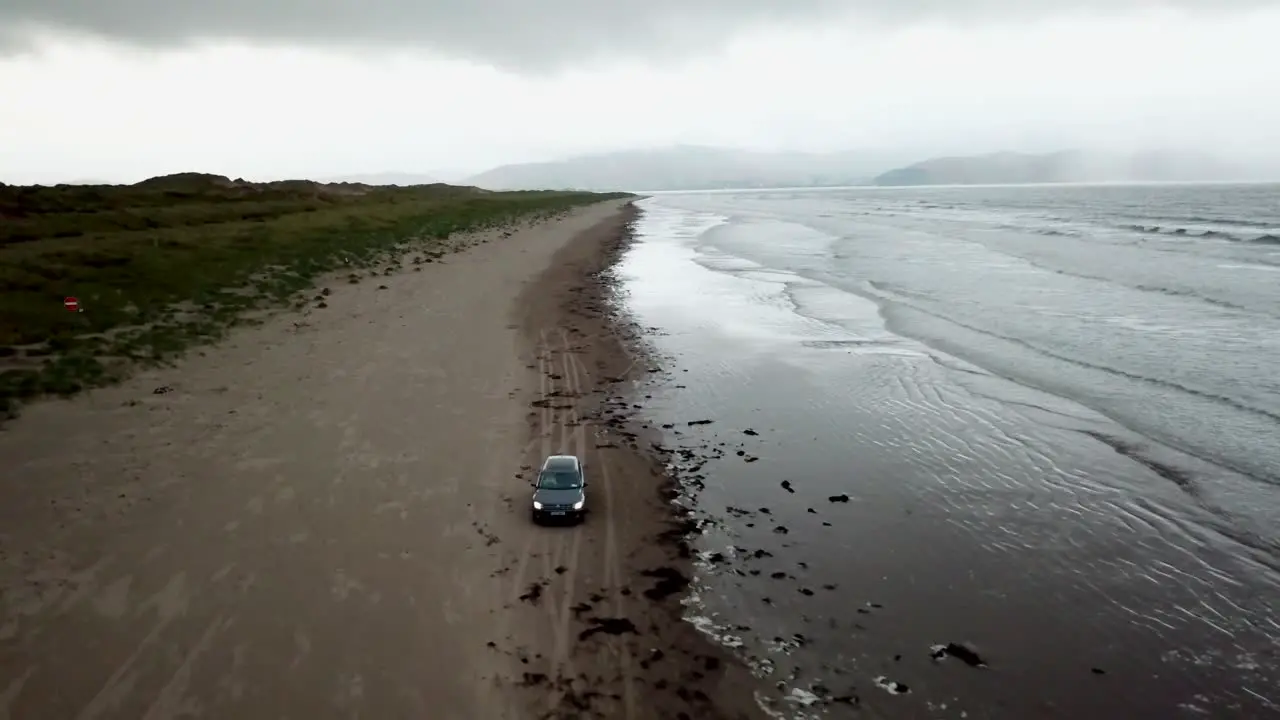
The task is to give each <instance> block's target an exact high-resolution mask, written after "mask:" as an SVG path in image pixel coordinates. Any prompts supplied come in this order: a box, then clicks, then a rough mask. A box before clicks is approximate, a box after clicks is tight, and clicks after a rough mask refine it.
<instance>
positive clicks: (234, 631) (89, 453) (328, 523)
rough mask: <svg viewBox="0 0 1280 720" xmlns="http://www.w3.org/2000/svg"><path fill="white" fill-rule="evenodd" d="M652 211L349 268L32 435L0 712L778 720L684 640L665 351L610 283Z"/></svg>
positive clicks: (8, 449) (0, 665)
mask: <svg viewBox="0 0 1280 720" xmlns="http://www.w3.org/2000/svg"><path fill="white" fill-rule="evenodd" d="M635 212H636V210H635V209H634V208H632V207H630V206H628V205H627V204H626V203H625V202H624V201H614V202H608V203H602V204H598V205H594V206H591V207H588V208H583V209H579V210H575V211H572V212H570V213H568V214H567V215H565V216H563V217H561V218H558V219H556V220H551V221H546V222H541V223H538V224H535V225H525V226H522V227H521V228H520V229H519V230H518V231H517V232H515V233H514V235H512V236H510V237H504V234H503V233H498V232H495V233H491V234H488V235H481V236H476V237H475V238H473V241H474V242H472V243H470V244H469V246H468V247H466V248H465V249H463V250H462V251H460V252H458V253H456V254H453V255H448V256H446V257H445V259H444V261H443V262H441V263H434V264H429V265H424V266H421V269H420V270H419V271H416V272H415V271H413V266H410V268H409V269H406V270H404V271H401V272H398V273H395V274H392V275H389V276H387V277H380V278H377V279H372V278H370V279H366V280H364V281H363V282H361V283H360V284H357V285H349V284H347V283H346V281H345V280H338V279H335V280H332V281H331V282H330V284H329V287H330V288H331V290H332V293H331V295H330V296H329V297H328V298H327V299H326V304H327V307H324V308H323V309H318V308H317V309H310V310H308V311H307V312H306V313H305V315H303V316H299V315H298V314H282V315H279V316H276V317H273V318H270V319H268V321H267V322H266V323H265V324H263V325H261V326H258V327H251V328H244V329H240V330H237V331H236V332H235V333H234V334H233V335H232V336H231V338H229V339H228V340H227V341H226V342H224V343H223V344H221V345H219V346H216V347H212V348H205V349H204V350H202V351H199V352H195V353H192V354H191V355H190V356H189V357H187V358H185V359H184V360H182V361H181V362H180V363H179V364H178V366H177V367H174V368H167V369H162V370H155V371H148V372H145V373H143V374H140V375H138V376H136V377H134V378H132V379H131V380H129V381H127V382H126V383H124V384H122V385H120V386H118V387H113V388H109V389H104V390H100V391H95V392H92V393H89V394H86V395H83V396H80V397H77V398H74V399H71V400H60V401H50V402H43V403H39V404H36V405H33V406H30V407H28V408H26V409H25V410H24V413H23V415H22V417H20V418H19V419H18V420H16V421H14V422H12V423H9V424H8V425H7V426H5V427H4V428H3V430H0V474H2V478H3V480H2V481H0V593H2V595H0V613H2V614H0V720H4V719H7V718H14V719H17V720H26V719H27V718H32V719H38V720H56V719H58V718H76V719H83V720H90V719H108V718H113V719H114V718H129V719H131V720H132V719H136V718H144V719H146V720H160V719H162V718H179V717H197V716H198V717H206V718H237V719H239V718H243V719H245V720H253V719H255V718H266V717H271V718H306V719H308V720H310V719H312V718H331V717H332V718H339V717H341V718H357V717H358V718H373V719H375V720H381V719H384V718H386V719H392V718H430V720H452V719H455V718H456V719H458V720H479V719H485V720H487V719H489V718H494V719H496V718H536V717H556V718H560V717H566V718H567V717H609V718H615V717H616V718H637V719H638V718H655V719H656V718H663V719H664V720H665V719H668V718H679V717H691V718H735V717H746V716H749V715H752V714H754V713H753V704H752V703H751V702H750V689H749V682H748V679H747V678H746V675H745V673H744V672H743V671H742V670H741V668H739V667H738V666H736V665H734V664H733V663H732V662H730V661H729V659H728V658H726V657H724V656H723V655H722V654H721V652H720V651H718V650H716V649H713V648H712V647H711V646H710V645H709V644H707V643H705V642H704V641H703V639H702V638H701V636H699V635H698V633H697V632H696V631H694V630H693V628H692V627H691V626H689V625H688V624H686V623H682V622H680V621H679V614H680V606H679V602H678V601H679V598H680V595H681V593H680V590H682V584H681V582H680V578H681V576H682V575H687V574H688V572H689V568H688V565H687V554H688V552H687V548H686V547H684V546H683V543H682V541H681V540H680V537H679V533H678V532H672V531H671V529H672V528H673V527H677V526H673V524H672V517H671V511H670V506H669V505H668V504H667V502H666V499H665V497H664V495H663V493H668V492H670V491H671V489H670V487H668V486H667V484H668V482H669V481H668V480H666V479H665V477H664V476H663V473H662V471H661V463H662V462H663V459H662V458H661V457H659V456H655V455H652V454H647V453H645V452H641V451H640V450H639V449H638V448H640V447H643V446H644V445H645V442H646V441H645V438H644V437H643V435H636V434H635V431H634V430H630V429H628V428H629V427H630V421H629V420H628V419H627V417H626V412H625V410H624V408H625V407H626V405H625V403H623V402H622V400H621V398H623V397H624V396H625V392H626V388H627V387H628V382H627V381H626V378H631V377H635V376H636V374H637V372H642V371H643V369H644V363H643V362H641V363H640V364H639V365H637V364H635V362H634V361H633V360H632V358H633V357H635V355H634V353H633V352H631V350H632V347H633V346H632V345H631V344H630V343H629V342H628V340H627V337H626V334H625V332H622V331H624V330H625V326H624V325H622V324H619V323H618V322H616V321H615V320H613V319H611V318H610V317H609V313H608V312H606V311H605V306H604V304H603V303H602V297H603V295H604V293H606V292H607V287H606V286H605V284H604V283H603V282H602V281H601V279H600V278H599V277H598V276H597V275H596V274H595V273H597V272H598V271H599V270H601V269H603V268H604V267H606V266H607V264H608V263H609V262H611V260H612V258H613V256H614V254H615V253H616V252H617V251H618V250H619V249H620V248H621V247H622V246H623V245H624V244H625V242H626V236H625V232H624V230H625V226H626V223H627V221H628V219H629V217H630V216H631V215H632V214H634V213H635ZM380 286H381V287H380ZM553 451H555V452H561V451H563V452H574V453H579V454H582V455H584V456H585V458H586V462H587V463H588V467H589V468H590V469H591V471H592V475H591V480H592V484H591V487H590V491H591V495H590V503H591V505H592V508H593V513H592V514H591V516H590V518H589V519H588V521H587V522H586V523H585V524H584V525H583V526H581V527H578V528H542V527H536V526H534V525H532V524H531V523H530V521H529V517H528V495H529V488H528V485H527V482H526V480H525V479H523V478H521V477H519V476H518V474H519V473H521V468H522V466H523V467H524V468H525V471H526V472H527V469H528V468H529V467H531V466H534V465H536V464H537V463H538V462H539V461H540V460H541V457H542V456H543V455H545V454H546V453H548V452H553ZM677 529H678V527H677ZM664 532H665V533H666V534H665V535H664V534H663V533H664ZM681 555H685V556H686V557H684V558H682V557H681ZM646 571H647V572H648V573H649V574H647V575H646V574H645V573H646ZM664 579H665V582H664ZM535 587H536V588H537V589H536V590H534V589H533V588H535ZM655 587H656V591H655Z"/></svg>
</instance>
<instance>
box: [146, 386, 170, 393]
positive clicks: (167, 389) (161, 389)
mask: <svg viewBox="0 0 1280 720" xmlns="http://www.w3.org/2000/svg"><path fill="white" fill-rule="evenodd" d="M171 392H173V388H172V387H170V386H168V385H161V386H160V387H158V388H156V389H155V390H152V391H151V394H152V395H164V394H167V393H171Z"/></svg>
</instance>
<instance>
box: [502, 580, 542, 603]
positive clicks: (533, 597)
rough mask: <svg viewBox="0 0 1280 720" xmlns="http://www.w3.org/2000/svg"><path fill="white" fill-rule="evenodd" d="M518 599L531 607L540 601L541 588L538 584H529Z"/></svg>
mask: <svg viewBox="0 0 1280 720" xmlns="http://www.w3.org/2000/svg"><path fill="white" fill-rule="evenodd" d="M508 597H510V596H508ZM520 599H521V600H523V601H525V602H527V603H529V604H531V605H537V604H538V601H540V600H541V599H542V586H541V585H539V584H538V583H531V584H530V585H529V590H528V591H527V592H525V593H524V594H523V595H521V596H520Z"/></svg>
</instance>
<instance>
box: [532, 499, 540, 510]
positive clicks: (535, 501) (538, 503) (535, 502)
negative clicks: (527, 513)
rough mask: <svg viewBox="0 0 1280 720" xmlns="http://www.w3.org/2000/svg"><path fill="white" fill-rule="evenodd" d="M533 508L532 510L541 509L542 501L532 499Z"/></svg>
mask: <svg viewBox="0 0 1280 720" xmlns="http://www.w3.org/2000/svg"><path fill="white" fill-rule="evenodd" d="M533 509H534V510H541V509H542V503H540V502H538V501H537V500H534V501H533Z"/></svg>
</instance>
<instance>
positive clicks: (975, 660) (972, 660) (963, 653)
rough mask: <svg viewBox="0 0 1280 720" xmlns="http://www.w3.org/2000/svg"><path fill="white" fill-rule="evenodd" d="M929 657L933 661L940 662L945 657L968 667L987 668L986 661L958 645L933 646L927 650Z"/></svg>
mask: <svg viewBox="0 0 1280 720" xmlns="http://www.w3.org/2000/svg"><path fill="white" fill-rule="evenodd" d="M929 655H930V656H931V657H932V658H933V659H934V660H942V659H943V658H945V657H948V656H950V657H953V658H955V659H957V660H959V661H960V662H962V663H964V664H965V665H968V666H969V667H979V668H984V667H986V666H987V663H986V661H984V660H983V659H982V657H981V656H980V655H978V653H977V652H976V651H974V650H973V649H972V648H969V647H966V646H964V645H961V644H959V643H947V644H946V645H934V646H933V647H931V648H929Z"/></svg>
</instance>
